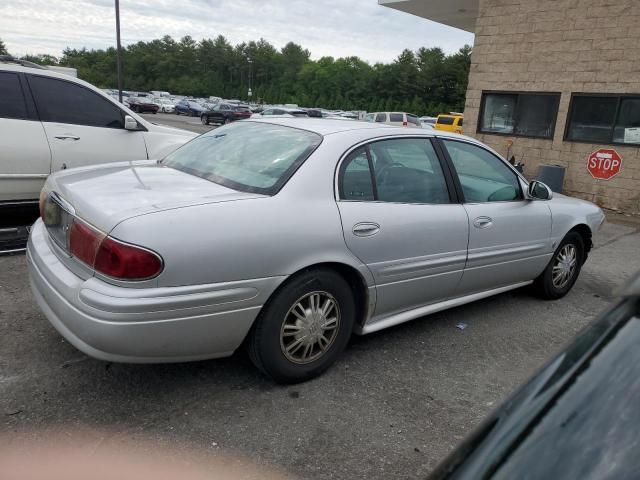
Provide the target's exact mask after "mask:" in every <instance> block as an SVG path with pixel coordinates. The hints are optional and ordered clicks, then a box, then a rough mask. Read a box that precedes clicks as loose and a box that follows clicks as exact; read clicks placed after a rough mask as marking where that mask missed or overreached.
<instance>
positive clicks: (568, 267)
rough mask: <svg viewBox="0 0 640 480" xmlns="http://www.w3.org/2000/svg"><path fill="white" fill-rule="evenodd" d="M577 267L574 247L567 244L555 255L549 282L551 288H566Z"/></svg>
mask: <svg viewBox="0 0 640 480" xmlns="http://www.w3.org/2000/svg"><path fill="white" fill-rule="evenodd" d="M577 265H578V255H577V249H576V246H575V245H573V244H572V243H567V244H566V245H565V246H563V247H562V248H561V249H560V251H559V252H558V254H557V255H556V258H555V262H554V264H553V269H552V271H551V280H552V282H553V286H554V287H556V288H558V289H562V288H564V287H566V286H567V285H568V284H569V282H570V281H571V279H572V278H573V275H574V274H575V272H576V267H577Z"/></svg>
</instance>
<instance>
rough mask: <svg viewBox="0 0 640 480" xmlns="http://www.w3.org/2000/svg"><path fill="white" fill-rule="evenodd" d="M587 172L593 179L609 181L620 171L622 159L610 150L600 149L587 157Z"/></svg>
mask: <svg viewBox="0 0 640 480" xmlns="http://www.w3.org/2000/svg"><path fill="white" fill-rule="evenodd" d="M587 170H589V173H590V174H591V176H592V177H593V178H595V179H598V180H609V179H610V178H613V177H614V176H616V175H617V174H618V173H620V170H622V157H621V156H620V155H619V154H618V152H616V151H615V150H614V149H612V148H601V149H600V150H596V151H595V152H593V153H592V154H591V155H589V158H588V159H587Z"/></svg>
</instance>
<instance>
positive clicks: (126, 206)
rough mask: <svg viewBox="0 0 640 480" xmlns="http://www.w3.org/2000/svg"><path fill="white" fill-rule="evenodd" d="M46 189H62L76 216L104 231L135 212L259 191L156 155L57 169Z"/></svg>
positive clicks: (251, 195) (252, 195) (249, 195)
mask: <svg viewBox="0 0 640 480" xmlns="http://www.w3.org/2000/svg"><path fill="white" fill-rule="evenodd" d="M45 189H46V190H48V191H55V192H57V193H58V194H60V195H61V196H62V197H63V198H64V199H65V200H66V201H67V202H68V203H69V204H71V206H72V207H73V208H74V210H75V214H76V215H77V216H78V217H80V218H82V219H84V220H86V221H87V222H88V223H90V224H92V225H94V226H95V227H97V228H99V229H100V230H102V231H104V232H110V231H111V230H112V229H113V228H114V227H115V226H116V225H117V224H118V223H120V222H122V221H123V220H126V219H128V218H131V217H135V216H139V215H145V214H149V213H154V212H159V211H162V210H169V209H174V208H183V207H187V206H190V205H201V204H206V203H219V202H228V201H233V200H242V199H248V198H256V197H261V196H262V195H259V194H255V193H245V192H239V191H237V190H232V189H230V188H227V187H224V186H222V185H219V184H217V183H213V182H210V181H208V180H205V179H202V178H200V177H196V176H194V175H190V174H188V173H184V172H181V171H179V170H175V169H173V168H169V167H164V166H162V165H158V164H157V163H156V162H155V161H154V162H149V161H143V162H133V163H128V162H121V163H113V164H107V165H103V166H100V167H97V168H96V167H93V168H84V169H73V170H68V171H63V172H59V173H57V174H54V175H52V176H51V177H49V180H48V181H47V184H46V186H45Z"/></svg>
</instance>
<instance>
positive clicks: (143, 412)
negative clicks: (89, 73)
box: [0, 114, 640, 479]
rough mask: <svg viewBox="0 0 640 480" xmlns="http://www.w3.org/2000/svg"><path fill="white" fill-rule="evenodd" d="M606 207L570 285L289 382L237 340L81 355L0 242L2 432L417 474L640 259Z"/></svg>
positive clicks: (320, 474) (637, 231)
mask: <svg viewBox="0 0 640 480" xmlns="http://www.w3.org/2000/svg"><path fill="white" fill-rule="evenodd" d="M148 117H152V118H150V120H151V121H157V122H158V123H164V124H170V125H173V126H181V127H182V128H190V129H194V130H195V131H202V130H201V129H203V128H208V127H203V126H202V125H200V124H199V123H196V121H197V120H198V119H192V118H186V117H176V116H175V115H173V116H170V115H160V114H159V115H149V116H148ZM609 220H610V221H609V222H608V223H606V224H605V226H604V228H603V230H602V231H601V232H600V234H599V235H598V236H597V237H596V239H595V247H594V249H593V251H592V252H591V255H590V257H589V260H588V262H587V264H586V265H585V266H584V269H583V272H582V274H581V276H580V278H579V279H578V282H577V283H576V285H575V287H574V288H573V290H572V291H571V292H570V293H569V295H567V296H566V297H565V298H564V299H561V300H558V301H542V300H539V299H537V298H535V297H533V296H532V295H531V294H530V293H529V291H528V290H526V289H522V290H516V291H512V292H508V293H505V294H502V295H499V296H496V297H493V298H489V299H485V300H481V301H478V302H476V303H472V304H469V305H465V306H462V307H458V308H455V309H452V310H449V311H446V312H442V313H439V314H435V315H431V316H428V317H424V318H422V319H419V320H415V321H413V322H409V323H406V324H403V325H399V326H397V327H394V328H391V329H388V330H384V331H381V332H378V333H375V334H371V335H368V336H364V337H354V338H353V340H352V341H351V343H350V345H349V346H348V348H347V350H346V352H345V354H344V355H343V357H342V358H341V359H340V361H338V363H337V364H336V365H335V366H334V367H333V368H331V369H330V370H329V371H328V372H327V373H326V374H324V375H323V376H321V377H320V378H318V379H315V380H312V381H309V382H307V383H304V384H301V385H296V386H279V385H275V384H273V383H272V382H271V381H269V380H267V379H266V378H264V377H262V376H261V375H260V374H259V373H258V372H257V370H256V369H255V368H254V367H253V366H252V364H251V363H250V361H249V360H248V358H247V356H246V354H245V353H244V352H236V354H235V355H234V356H232V357H230V358H228V359H221V360H211V361H204V362H194V363H184V364H173V365H123V364H112V363H106V362H101V361H97V360H93V359H91V358H88V357H86V356H85V355H83V354H82V353H80V352H79V351H77V350H76V349H75V348H73V347H72V346H71V345H70V344H69V343H67V342H66V341H64V340H63V339H62V337H61V336H60V335H59V334H58V333H57V332H56V331H55V330H54V329H53V327H52V326H50V325H49V323H48V322H47V321H46V319H45V318H44V316H43V315H42V314H41V313H40V312H39V310H38V308H37V306H36V305H35V302H34V299H33V296H32V294H31V292H30V290H29V286H28V278H27V269H26V264H25V257H24V255H22V254H19V255H12V256H4V257H0V447H1V446H3V445H4V446H6V445H13V446H28V445H29V442H31V441H34V440H40V439H43V438H52V437H54V436H55V438H56V442H57V443H59V444H65V443H69V444H73V442H74V436H75V435H77V434H78V433H77V432H81V435H82V438H83V440H82V441H83V445H84V446H85V447H86V448H88V449H89V450H90V451H92V452H95V451H99V450H100V449H102V448H107V447H109V448H111V447H113V448H121V449H126V450H127V451H133V452H135V451H136V449H138V450H140V451H141V452H143V451H144V452H146V451H148V450H149V449H162V450H163V451H164V452H168V453H167V454H168V455H169V456H176V458H181V457H182V456H183V455H187V454H188V453H190V452H191V453H192V452H196V453H197V454H198V455H200V456H203V457H205V458H213V459H222V461H223V462H227V463H229V462H231V463H233V462H243V463H252V464H257V466H258V470H257V472H258V473H256V474H255V478H260V477H261V474H260V472H261V471H263V470H262V469H264V468H275V469H278V470H280V471H283V472H288V473H289V474H290V475H291V476H292V477H293V478H308V479H343V478H344V479H360V478H362V479H364V478H367V479H373V478H381V479H382V478H384V479H396V478H397V479H401V478H402V479H406V478H422V477H424V476H426V475H427V474H428V472H429V471H431V470H432V469H433V468H434V467H435V465H436V464H437V462H438V461H439V460H441V459H442V458H443V457H444V456H445V455H446V454H447V453H448V452H449V451H450V450H451V449H452V448H453V447H454V446H455V445H456V444H457V443H458V442H459V441H460V440H461V439H462V438H463V437H464V436H465V435H466V434H468V433H469V432H470V431H471V430H472V429H473V428H474V427H475V426H476V425H477V424H478V423H479V422H480V421H481V420H482V418H483V417H484V416H485V415H486V414H487V413H489V412H490V411H491V410H492V409H493V408H495V407H496V406H497V405H498V404H499V403H500V402H501V401H502V400H504V399H505V398H506V397H507V396H508V395H509V393H510V392H512V391H513V389H514V388H516V387H517V386H518V385H519V384H521V383H522V382H523V381H524V380H526V379H527V377H529V376H530V375H531V374H533V373H534V372H535V371H536V370H537V369H539V368H540V367H541V366H542V365H543V364H544V363H545V362H546V361H547V360H548V359H549V358H550V357H551V356H552V355H553V354H554V353H556V352H558V351H559V350H560V349H561V348H562V347H563V346H564V345H565V344H566V342H568V341H569V340H570V339H571V338H572V337H573V336H574V335H575V334H576V333H577V332H578V331H580V330H581V329H583V328H584V327H585V326H586V325H588V324H589V323H590V322H591V321H592V320H593V319H594V318H595V316H596V315H597V314H598V312H600V311H602V310H603V309H604V308H605V307H606V306H607V305H608V304H609V302H610V300H611V298H612V291H613V289H614V288H615V287H616V286H617V285H620V284H621V283H623V282H624V281H625V280H626V279H628V278H629V276H631V275H632V274H633V273H634V272H635V271H638V270H640V255H639V254H638V252H640V223H639V222H637V221H633V220H631V219H630V218H627V217H623V216H615V215H612V216H610V217H609ZM460 327H464V328H460ZM124 445H126V447H125V446H124ZM229 457H232V459H229ZM238 458H239V459H240V460H238ZM247 478H249V476H247ZM251 478H254V477H251Z"/></svg>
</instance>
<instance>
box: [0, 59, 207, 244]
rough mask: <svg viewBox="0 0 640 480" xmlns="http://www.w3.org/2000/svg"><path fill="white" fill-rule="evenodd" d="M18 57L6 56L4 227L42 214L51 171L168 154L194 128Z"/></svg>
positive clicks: (0, 191)
mask: <svg viewBox="0 0 640 480" xmlns="http://www.w3.org/2000/svg"><path fill="white" fill-rule="evenodd" d="M19 63H20V61H19V60H18V61H16V63H3V62H0V234H1V233H2V230H3V229H5V233H6V229H7V228H8V227H12V226H13V225H11V224H12V223H16V222H18V224H20V225H26V224H28V223H30V222H32V221H33V220H34V219H35V218H37V204H38V197H39V194H40V190H41V188H42V185H43V184H44V181H45V180H46V178H47V176H48V175H49V174H50V173H51V172H55V171H57V170H62V169H65V168H72V167H79V166H84V165H94V164H98V163H106V162H117V161H122V160H125V161H128V160H144V159H156V158H162V157H164V156H165V155H167V154H168V153H170V152H172V151H173V150H175V149H176V148H177V147H179V146H180V145H182V144H184V143H185V142H187V141H189V140H190V139H191V138H193V137H195V136H196V134H195V133H192V132H188V131H185V130H178V129H175V128H169V127H162V126H158V125H155V124H153V123H150V122H148V121H147V120H145V119H143V118H142V117H140V116H139V115H136V114H135V113H133V112H132V111H131V110H129V109H128V108H126V107H125V106H124V105H121V104H120V103H118V102H117V101H116V100H114V99H113V98H111V97H110V96H108V95H106V94H105V93H103V92H102V91H101V90H99V89H98V88H96V87H94V86H93V85H91V84H89V83H87V82H84V81H82V80H79V79H77V78H74V77H71V76H68V75H65V74H61V73H56V72H54V71H52V70H48V69H46V68H31V67H26V66H23V65H21V64H19ZM33 67H37V66H36V65H34V66H33ZM25 211H29V212H31V213H30V215H33V212H36V213H35V218H33V217H31V218H29V215H28V214H26V213H24V212H25ZM25 215H26V216H25ZM20 217H22V218H20ZM24 218H26V223H20V221H21V219H24ZM1 237H2V235H0V244H1V243H2V238H1ZM0 248H1V245H0Z"/></svg>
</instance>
